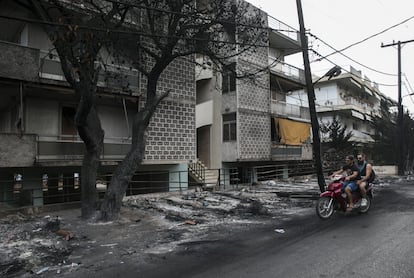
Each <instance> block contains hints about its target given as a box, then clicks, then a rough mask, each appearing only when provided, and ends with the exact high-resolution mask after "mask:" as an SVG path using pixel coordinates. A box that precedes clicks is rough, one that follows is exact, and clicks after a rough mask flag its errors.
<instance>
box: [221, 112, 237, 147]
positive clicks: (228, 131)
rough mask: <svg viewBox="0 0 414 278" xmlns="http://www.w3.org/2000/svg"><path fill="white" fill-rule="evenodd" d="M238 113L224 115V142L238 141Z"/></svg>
mask: <svg viewBox="0 0 414 278" xmlns="http://www.w3.org/2000/svg"><path fill="white" fill-rule="evenodd" d="M236 123H237V122H236V113H231V114H225V115H223V142H228V141H236V140H237V129H236Z"/></svg>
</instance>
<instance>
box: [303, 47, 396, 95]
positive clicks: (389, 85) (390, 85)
mask: <svg viewBox="0 0 414 278" xmlns="http://www.w3.org/2000/svg"><path fill="white" fill-rule="evenodd" d="M311 50H312V51H313V52H315V54H316V55H318V56H321V54H319V53H318V52H317V51H316V50H313V49H311ZM323 59H325V60H326V61H328V62H329V63H331V64H332V65H335V66H338V67H340V68H341V69H342V70H343V71H345V72H347V73H349V74H350V75H352V76H355V77H357V78H359V79H361V80H362V81H364V82H372V81H371V80H369V79H366V78H363V77H362V76H358V75H356V74H354V73H352V72H351V71H349V70H347V69H344V68H343V67H341V66H339V65H338V64H336V63H335V62H332V61H331V60H330V59H328V58H326V57H324V58H323ZM375 84H377V85H381V86H385V87H396V86H398V84H383V83H378V82H375Z"/></svg>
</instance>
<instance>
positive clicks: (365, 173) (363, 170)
mask: <svg viewBox="0 0 414 278" xmlns="http://www.w3.org/2000/svg"><path fill="white" fill-rule="evenodd" d="M356 166H357V167H358V170H359V174H360V175H361V179H360V180H358V181H357V185H358V186H359V190H360V191H361V195H362V200H361V206H363V207H365V206H366V205H367V190H366V186H367V184H369V183H371V182H373V181H374V179H375V173H374V170H373V169H372V165H371V164H370V163H367V162H366V161H365V154H364V153H360V154H358V155H357V165H356Z"/></svg>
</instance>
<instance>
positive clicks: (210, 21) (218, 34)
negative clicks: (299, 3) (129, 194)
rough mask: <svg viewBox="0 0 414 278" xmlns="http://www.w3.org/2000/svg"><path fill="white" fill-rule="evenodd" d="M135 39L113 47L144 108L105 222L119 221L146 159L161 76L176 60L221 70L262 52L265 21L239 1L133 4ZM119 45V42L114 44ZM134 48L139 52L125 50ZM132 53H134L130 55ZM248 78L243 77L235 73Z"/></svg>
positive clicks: (109, 195) (121, 37)
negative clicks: (139, 86) (142, 88)
mask: <svg viewBox="0 0 414 278" xmlns="http://www.w3.org/2000/svg"><path fill="white" fill-rule="evenodd" d="M130 14H131V16H135V17H133V21H134V22H141V24H138V25H136V26H134V28H136V30H137V31H138V34H139V36H138V37H133V36H130V35H128V34H121V35H119V39H116V40H112V41H113V42H114V44H113V45H112V46H113V49H116V50H117V51H118V52H117V53H119V54H120V56H122V57H128V58H129V59H128V60H130V61H132V62H133V65H134V67H136V68H138V69H139V71H140V72H141V73H142V75H143V76H144V77H145V79H146V95H145V105H144V107H143V108H142V109H141V110H140V111H139V113H137V114H136V115H135V117H134V123H133V127H132V130H133V136H132V138H133V139H132V146H131V149H130V151H129V152H128V154H127V156H126V157H125V159H124V160H123V161H122V163H121V164H120V165H119V167H118V168H117V169H116V171H115V173H114V175H113V177H112V180H111V182H110V186H109V188H108V191H107V193H106V195H105V199H104V201H103V204H102V206H101V216H102V219H103V220H110V219H114V218H117V217H118V215H119V211H120V208H121V203H122V197H123V194H124V193H125V190H126V188H127V186H128V183H129V181H130V179H131V177H132V175H133V174H134V172H135V170H136V169H137V167H138V165H139V164H140V163H141V162H142V160H143V158H144V151H145V130H146V129H147V127H148V125H149V122H150V119H151V117H152V116H153V114H154V112H155V110H156V108H157V106H158V104H159V103H160V102H161V101H162V100H163V99H164V98H165V97H166V96H167V95H168V93H169V90H166V91H164V92H157V84H158V80H159V78H160V75H161V74H162V73H163V71H164V70H165V69H166V68H167V67H168V65H169V64H170V63H172V62H173V61H175V60H177V59H194V58H193V57H194V54H196V53H198V54H203V55H206V56H208V57H209V59H210V60H211V61H212V62H213V63H214V64H216V65H217V66H218V67H219V68H222V67H223V66H226V65H228V64H229V63H230V62H231V59H232V58H234V57H236V56H237V55H240V54H241V53H243V52H246V51H251V50H252V49H254V48H255V47H258V46H259V45H261V46H263V45H264V43H265V42H266V39H267V31H268V30H267V29H265V28H263V27H262V26H264V21H263V20H264V17H263V16H262V15H261V14H260V13H259V12H258V10H254V9H252V8H251V6H249V5H248V4H247V3H246V2H243V1H225V0H212V1H193V0H181V1H136V2H135V5H134V9H133V12H131V13H130ZM117 42H122V44H121V45H120V44H118V43H117ZM127 42H129V43H130V44H131V45H137V46H138V47H137V49H134V48H131V47H128V48H125V44H126V43H127ZM131 50H132V51H131ZM238 74H239V76H240V75H244V76H248V75H249V73H247V72H238Z"/></svg>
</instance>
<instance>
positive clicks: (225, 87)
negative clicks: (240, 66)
mask: <svg viewBox="0 0 414 278" xmlns="http://www.w3.org/2000/svg"><path fill="white" fill-rule="evenodd" d="M221 88H222V92H223V94H224V93H228V92H233V91H235V90H236V63H232V64H230V65H227V66H225V67H224V69H223V80H222V84H221Z"/></svg>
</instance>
